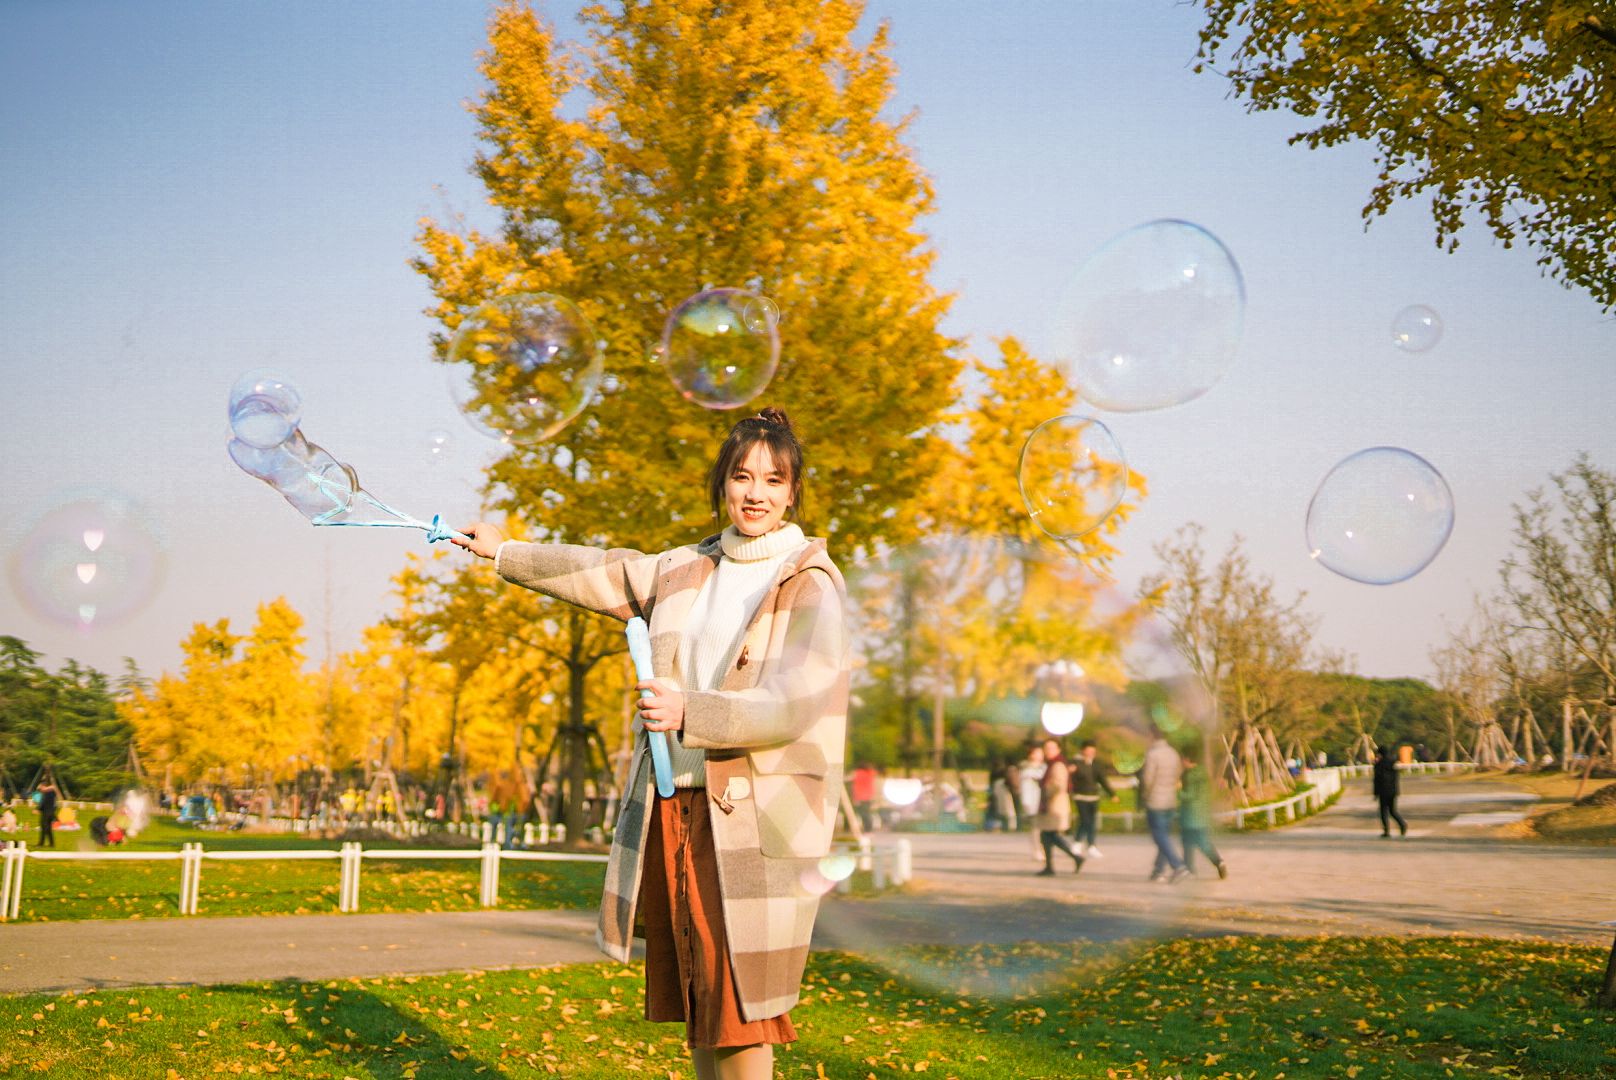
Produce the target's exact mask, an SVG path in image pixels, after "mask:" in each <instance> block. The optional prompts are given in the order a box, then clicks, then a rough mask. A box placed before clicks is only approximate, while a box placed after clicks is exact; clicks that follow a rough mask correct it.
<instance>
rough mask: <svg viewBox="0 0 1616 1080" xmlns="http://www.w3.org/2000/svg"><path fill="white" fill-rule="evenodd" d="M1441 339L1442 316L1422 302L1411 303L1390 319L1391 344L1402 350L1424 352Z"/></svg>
mask: <svg viewBox="0 0 1616 1080" xmlns="http://www.w3.org/2000/svg"><path fill="white" fill-rule="evenodd" d="M1441 340H1442V316H1440V315H1438V314H1437V313H1436V311H1435V310H1434V309H1433V308H1428V307H1426V306H1425V305H1424V304H1411V305H1409V306H1408V307H1406V308H1404V309H1403V310H1402V311H1399V312H1398V313H1397V314H1396V316H1395V317H1393V319H1392V344H1393V345H1396V346H1397V347H1398V348H1399V349H1402V350H1403V351H1404V352H1425V351H1426V350H1427V349H1429V348H1431V347H1433V346H1434V345H1436V343H1437V342H1439V341H1441Z"/></svg>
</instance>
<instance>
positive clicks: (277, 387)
mask: <svg viewBox="0 0 1616 1080" xmlns="http://www.w3.org/2000/svg"><path fill="white" fill-rule="evenodd" d="M228 415H229V417H230V430H231V431H233V432H234V433H235V436H236V438H238V439H240V440H241V441H242V442H244V443H246V444H247V445H248V446H253V447H257V448H259V449H263V450H267V449H269V448H270V447H273V446H279V445H280V444H281V443H283V442H285V441H286V439H287V438H288V437H289V436H290V435H291V434H292V432H293V431H295V430H297V425H298V421H299V420H301V419H302V416H303V397H302V395H301V394H299V393H298V391H297V387H295V386H293V385H292V384H291V382H290V381H289V380H288V379H287V378H286V377H285V376H284V375H280V374H277V373H275V372H273V371H264V370H256V371H249V372H247V373H246V374H245V375H243V376H241V377H240V378H239V379H237V380H236V382H235V384H234V385H233V386H231V387H230V407H229V413H228Z"/></svg>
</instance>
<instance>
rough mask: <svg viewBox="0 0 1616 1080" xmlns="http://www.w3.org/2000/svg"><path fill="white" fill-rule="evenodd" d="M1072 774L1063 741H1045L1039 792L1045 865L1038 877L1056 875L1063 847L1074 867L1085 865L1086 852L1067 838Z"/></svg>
mask: <svg viewBox="0 0 1616 1080" xmlns="http://www.w3.org/2000/svg"><path fill="white" fill-rule="evenodd" d="M1071 782H1072V774H1071V771H1070V770H1069V769H1067V767H1066V759H1065V758H1063V757H1061V750H1060V743H1058V742H1056V741H1055V740H1054V739H1049V740H1047V741H1046V742H1045V743H1044V779H1043V783H1042V784H1041V785H1040V787H1041V790H1040V791H1039V793H1038V795H1039V797H1038V820H1037V824H1038V843H1039V844H1040V845H1041V846H1042V847H1043V850H1044V868H1043V869H1042V870H1040V871H1038V876H1039V877H1054V876H1055V849H1056V848H1060V849H1061V850H1062V851H1064V852H1066V854H1068V855H1070V856H1071V857H1072V862H1073V863H1075V864H1076V865H1075V866H1074V867H1073V869H1074V871H1076V870H1081V869H1083V856H1081V855H1079V854H1078V853H1077V849H1076V848H1074V847H1072V842H1071V841H1070V840H1068V839H1066V830H1067V829H1070V828H1071V827H1072V797H1071Z"/></svg>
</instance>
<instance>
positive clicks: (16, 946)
mask: <svg viewBox="0 0 1616 1080" xmlns="http://www.w3.org/2000/svg"><path fill="white" fill-rule="evenodd" d="M1404 790H1405V797H1404V799H1403V800H1402V803H1401V805H1402V806H1403V807H1404V816H1405V817H1407V818H1408V819H1409V825H1410V834H1409V836H1408V837H1407V838H1404V839H1394V840H1382V839H1380V826H1379V822H1378V820H1376V818H1375V807H1374V802H1373V800H1372V799H1371V798H1370V797H1369V795H1368V788H1367V782H1365V781H1359V782H1355V783H1354V784H1352V785H1351V786H1350V787H1349V789H1348V791H1347V793H1346V794H1345V795H1344V796H1343V797H1342V800H1341V801H1340V802H1339V803H1338V804H1337V806H1336V807H1335V808H1333V809H1332V810H1330V811H1328V812H1326V813H1325V814H1322V815H1320V816H1319V817H1317V818H1315V819H1312V820H1310V821H1308V822H1303V823H1300V824H1297V825H1293V826H1289V827H1287V828H1283V829H1279V830H1275V831H1273V832H1267V833H1253V834H1247V835H1243V836H1223V837H1219V838H1218V841H1217V842H1218V844H1219V846H1220V847H1221V849H1222V851H1223V854H1224V856H1225V857H1226V858H1227V860H1228V862H1229V865H1230V867H1231V869H1232V871H1233V872H1232V873H1231V875H1230V877H1229V879H1228V880H1227V881H1218V880H1217V879H1216V877H1215V876H1210V877H1200V878H1197V879H1196V880H1193V881H1187V882H1184V883H1183V884H1181V885H1178V886H1162V885H1152V884H1150V883H1148V882H1147V881H1146V876H1147V874H1148V872H1149V869H1150V862H1151V857H1152V849H1151V847H1150V841H1149V839H1148V838H1147V837H1145V836H1143V835H1139V834H1135V835H1109V836H1102V837H1101V842H1102V848H1103V850H1104V857H1103V858H1100V859H1092V860H1090V861H1089V862H1088V863H1087V864H1086V865H1085V866H1084V868H1083V870H1082V872H1081V873H1080V874H1073V873H1072V872H1071V870H1070V861H1069V860H1068V861H1067V863H1066V865H1065V866H1062V867H1061V873H1060V875H1059V876H1057V877H1054V878H1039V877H1035V876H1033V871H1035V870H1036V869H1037V864H1035V863H1034V862H1033V860H1032V858H1031V855H1030V846H1029V838H1028V837H1027V836H1026V835H1024V834H1023V835H1011V836H1005V835H998V834H983V833H961V834H951V835H912V836H911V837H910V839H911V841H912V842H913V844H914V851H915V871H916V882H915V883H914V885H913V887H912V888H911V890H909V893H908V894H907V895H904V896H897V897H885V898H882V899H881V900H878V901H860V900H846V899H841V898H835V899H833V900H832V901H830V902H828V903H827V904H826V905H825V906H824V908H823V910H822V914H821V916H820V921H819V927H818V933H817V934H816V937H815V943H816V945H818V946H820V947H824V948H852V949H855V950H858V951H862V952H866V953H872V954H877V955H880V954H883V953H890V952H891V951H892V950H893V949H894V948H895V947H897V946H900V945H905V944H927V943H937V944H945V943H947V944H969V943H974V942H1003V943H1010V942H1020V941H1028V940H1038V941H1044V942H1066V941H1080V940H1102V941H1122V940H1132V939H1140V938H1143V939H1150V938H1154V937H1158V936H1168V935H1178V934H1203V933H1257V934H1313V933H1340V934H1383V933H1389V934H1429V933H1437V934H1441V933H1464V934H1481V935H1492V936H1504V937H1508V936H1538V937H1547V938H1551V939H1555V940H1563V941H1581V942H1588V943H1595V944H1605V943H1608V942H1609V941H1610V934H1611V931H1610V929H1609V928H1608V927H1601V926H1599V925H1598V924H1599V923H1600V922H1601V921H1603V920H1607V919H1616V849H1610V848H1604V849H1600V848H1586V847H1558V846H1549V845H1543V844H1533V843H1526V842H1522V841H1518V840H1502V839H1493V838H1491V837H1490V836H1489V835H1487V830H1485V829H1481V828H1478V827H1476V826H1471V825H1466V824H1463V819H1464V815H1467V814H1472V813H1486V812H1496V811H1498V810H1501V809H1509V808H1511V807H1512V803H1511V802H1510V799H1512V798H1515V797H1517V796H1518V790H1517V789H1514V788H1510V787H1508V786H1507V785H1503V784H1499V783H1487V782H1476V781H1452V780H1435V779H1421V778H1408V779H1407V780H1406V781H1405V788H1404ZM1456 819H1458V820H1459V821H1460V823H1459V824H1455V820H1456ZM1204 869H1205V868H1204V866H1203V870H1204ZM593 926H594V917H593V915H592V913H584V912H553V911H550V912H546V911H487V912H458V913H426V914H408V915H363V914H361V915H306V916H261V917H250V918H197V919H146V920H135V921H84V922H71V923H66V922H64V923H22V924H18V925H15V926H0V992H5V993H15V992H20V991H25V990H51V991H58V990H67V989H88V988H92V987H111V986H130V985H161V984H165V983H215V982H229V981H242V980H257V979H277V978H301V979H325V978H334V977H342V976H372V975H384V974H404V973H415V974H425V973H429V972H439V971H457V970H466V969H482V970H491V969H496V968H507V967H536V966H543V965H546V964H561V963H576V962H579V961H588V960H595V959H598V958H599V955H598V954H597V953H596V952H595V950H594V945H593V940H594V934H593Z"/></svg>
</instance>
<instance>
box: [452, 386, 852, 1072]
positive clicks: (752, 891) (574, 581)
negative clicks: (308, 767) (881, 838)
mask: <svg viewBox="0 0 1616 1080" xmlns="http://www.w3.org/2000/svg"><path fill="white" fill-rule="evenodd" d="M802 477H803V453H802V445H801V444H800V443H799V442H798V441H797V437H796V434H795V432H793V431H792V428H791V422H790V420H789V419H788V418H787V417H786V414H785V413H784V412H783V411H781V410H779V409H773V408H770V409H765V410H763V412H762V413H760V414H758V415H757V416H754V417H749V418H747V419H745V420H742V421H741V422H740V423H738V424H736V425H735V427H734V429H732V430H731V431H730V433H729V436H728V437H727V438H726V439H725V440H724V443H723V445H722V446H721V447H720V448H719V451H718V453H717V455H716V456H715V458H714V461H713V466H712V468H711V470H709V472H708V474H707V491H708V496H709V499H710V501H711V503H712V508H713V513H714V515H715V516H716V515H717V513H718V510H719V508H720V507H723V509H724V510H725V511H726V512H727V514H728V516H729V519H730V525H729V527H728V528H726V529H725V530H724V531H723V532H722V533H720V534H718V535H716V536H709V537H708V538H706V539H705V540H703V541H701V542H700V543H697V544H691V545H687V546H685V547H681V548H676V549H674V550H672V551H666V552H663V553H661V554H656V555H646V554H642V553H640V552H637V551H627V550H622V549H617V550H611V551H602V550H600V549H597V548H590V547H580V546H575V545H571V544H528V543H520V542H517V541H512V540H506V539H505V538H504V537H503V536H502V535H501V534H500V531H499V530H498V529H497V528H495V527H494V526H492V525H489V524H487V523H486V522H479V523H478V524H476V525H473V526H471V527H470V528H468V529H467V530H466V532H467V534H468V535H469V537H470V539H467V540H464V541H461V540H457V541H455V542H456V543H457V544H459V545H460V546H461V547H464V548H467V549H468V550H470V551H471V552H473V553H474V554H476V555H480V556H482V557H483V558H491V559H493V560H494V565H495V568H496V569H497V570H498V572H499V574H500V575H501V576H502V577H504V578H505V579H506V580H507V581H510V582H512V583H514V584H517V585H522V586H524V587H526V588H529V589H535V590H537V591H539V592H542V593H545V594H546V595H548V596H553V597H556V598H557V599H560V600H565V601H567V602H569V603H573V604H577V605H578V606H580V607H584V608H587V609H589V610H591V611H595V612H598V613H600V614H603V615H609V616H611V617H613V618H617V619H623V620H625V621H626V620H628V619H630V618H633V617H635V616H639V617H642V618H644V619H646V621H647V622H648V623H649V624H650V636H651V654H652V656H651V667H652V670H653V671H654V672H655V676H654V677H652V678H649V679H647V680H645V681H643V682H641V683H640V684H639V686H638V687H637V689H639V690H641V691H642V692H643V693H644V697H642V698H641V701H640V716H641V718H642V720H643V721H644V723H643V725H642V728H641V731H640V733H639V735H638V737H637V738H636V740H635V746H634V764H633V766H632V768H631V770H630V774H629V775H630V777H631V779H630V781H629V784H628V787H627V789H626V790H625V792H624V796H623V799H624V807H623V810H622V813H621V815H620V816H619V819H618V826H617V831H616V833H615V835H614V836H613V838H612V853H611V861H610V864H609V865H608V867H607V871H606V888H605V892H604V895H603V897H602V899H601V908H600V923H599V929H598V931H597V935H596V936H597V941H598V943H599V944H600V947H601V948H602V950H603V951H605V952H606V953H607V954H608V955H610V956H613V957H616V958H617V959H620V960H627V959H628V958H629V950H630V945H631V942H632V937H633V936H634V934H635V931H636V928H637V927H640V928H643V929H642V930H641V932H643V934H644V936H645V956H646V964H645V980H646V994H645V1001H646V1004H645V1015H646V1018H647V1019H649V1020H657V1021H672V1022H682V1023H684V1025H685V1031H686V1040H687V1042H688V1043H689V1045H690V1048H691V1055H692V1058H693V1059H694V1062H695V1066H696V1075H697V1076H698V1077H699V1078H702V1080H706V1078H710V1077H729V1078H745V1077H766V1076H772V1075H773V1068H774V1065H773V1062H774V1050H773V1046H774V1044H776V1043H787V1042H792V1041H795V1039H796V1038H797V1033H796V1029H795V1028H794V1027H793V1026H792V1022H791V1015H790V1010H791V1008H792V1007H793V1006H794V1005H796V1003H797V1000H798V996H799V994H800V991H801V982H802V972H803V964H804V962H805V961H806V959H807V954H808V943H809V939H810V937H811V936H812V933H813V925H814V917H815V915H816V913H817V910H818V904H819V896H820V894H821V892H823V882H824V881H825V878H824V875H822V874H820V873H819V872H818V869H819V861H820V860H821V859H823V858H824V857H825V856H826V854H827V853H828V851H829V849H830V840H831V833H832V830H833V827H834V825H835V821H836V809H837V805H838V801H839V798H838V797H839V795H840V792H841V772H842V754H843V743H844V738H845V734H846V726H847V692H848V673H849V660H848V644H847V640H848V639H847V631H846V626H845V621H844V613H843V606H844V603H845V600H846V587H845V586H844V584H843V582H842V576H841V573H840V571H839V570H838V569H837V568H836V565H835V563H833V562H832V561H831V559H830V557H829V555H828V554H827V553H826V549H825V541H823V540H820V539H810V538H808V537H805V536H804V535H803V533H802V530H801V529H800V528H798V527H797V525H795V524H794V523H791V522H788V521H787V520H786V518H787V517H788V516H793V515H794V513H795V511H796V510H797V509H799V508H800V507H801V505H802ZM647 731H662V732H668V733H670V738H671V740H672V745H671V746H670V750H671V754H670V757H671V771H672V775H673V786H674V791H673V794H672V796H671V797H664V796H662V795H660V794H658V793H657V792H656V791H655V790H654V789H653V787H652V770H651V768H650V767H649V765H648V764H647V758H648V756H649V749H648V741H647V738H646V735H645V732H647ZM816 883H819V885H818V886H817V887H816Z"/></svg>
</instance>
